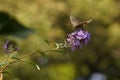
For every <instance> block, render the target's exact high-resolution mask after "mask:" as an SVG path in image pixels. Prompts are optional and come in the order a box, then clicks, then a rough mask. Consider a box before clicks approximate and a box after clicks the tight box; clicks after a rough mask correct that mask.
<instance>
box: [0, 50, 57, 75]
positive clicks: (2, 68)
mask: <svg viewBox="0 0 120 80" xmlns="http://www.w3.org/2000/svg"><path fill="white" fill-rule="evenodd" d="M56 49H57V48H53V49H49V50H45V51H40V52H49V51H54V50H56ZM35 53H37V50H36V51H33V52H32V53H29V54H26V55H23V56H22V57H20V58H19V59H16V60H14V61H12V62H10V63H9V64H7V65H5V66H3V67H1V69H0V73H2V72H3V71H4V70H6V69H7V68H8V67H9V66H11V65H12V64H14V63H16V62H17V61H19V60H21V59H23V58H25V57H28V56H31V55H33V54H35Z"/></svg>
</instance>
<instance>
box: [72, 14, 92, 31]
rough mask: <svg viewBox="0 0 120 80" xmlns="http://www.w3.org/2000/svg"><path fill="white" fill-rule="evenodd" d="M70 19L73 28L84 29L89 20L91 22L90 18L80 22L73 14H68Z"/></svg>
mask: <svg viewBox="0 0 120 80" xmlns="http://www.w3.org/2000/svg"><path fill="white" fill-rule="evenodd" d="M70 21H71V23H72V25H73V28H75V29H79V28H80V29H84V27H85V26H86V25H87V24H89V23H90V22H92V19H90V20H87V21H83V22H80V21H79V20H78V19H77V18H76V17H74V16H70Z"/></svg>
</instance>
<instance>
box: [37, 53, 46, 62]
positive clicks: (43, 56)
mask: <svg viewBox="0 0 120 80" xmlns="http://www.w3.org/2000/svg"><path fill="white" fill-rule="evenodd" d="M38 53H39V54H40V55H41V56H42V58H43V59H44V61H45V63H47V56H46V54H45V52H38Z"/></svg>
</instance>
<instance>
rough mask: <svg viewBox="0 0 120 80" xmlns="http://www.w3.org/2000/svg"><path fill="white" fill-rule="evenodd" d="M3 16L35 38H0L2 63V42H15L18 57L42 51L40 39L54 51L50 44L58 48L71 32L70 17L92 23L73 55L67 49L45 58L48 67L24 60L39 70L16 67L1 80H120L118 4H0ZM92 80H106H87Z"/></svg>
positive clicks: (22, 0) (62, 0)
mask: <svg viewBox="0 0 120 80" xmlns="http://www.w3.org/2000/svg"><path fill="white" fill-rule="evenodd" d="M3 11H4V12H6V13H9V14H10V15H12V16H13V17H14V18H15V19H16V20H17V21H18V22H20V24H22V25H24V26H25V27H27V28H30V29H32V30H34V32H33V33H31V34H30V35H29V36H28V37H27V38H21V37H16V36H14V34H11V35H9V34H7V35H4V33H3V34H0V41H1V42H0V45H1V46H0V61H2V60H3V59H4V55H5V54H4V51H3V49H2V45H3V43H4V41H5V40H11V41H14V42H15V43H16V44H17V45H18V46H19V47H20V51H19V54H20V55H24V54H27V53H30V52H32V51H33V50H35V49H36V48H37V47H38V46H39V47H40V48H41V49H42V50H45V49H47V46H46V45H45V42H44V41H43V38H46V39H48V40H49V41H50V43H51V45H52V47H53V45H54V42H61V38H63V39H65V38H66V36H67V34H68V33H70V32H72V25H71V23H70V20H69V16H70V15H74V16H76V17H77V18H79V19H80V21H85V20H88V19H93V22H92V23H90V24H89V25H88V27H86V30H88V31H89V32H90V33H91V40H90V42H89V44H88V45H87V46H84V47H83V48H81V49H79V50H76V51H75V52H71V51H70V50H69V49H65V50H64V51H65V52H64V53H57V52H51V53H47V58H48V62H44V60H43V59H42V58H41V57H40V56H37V55H34V56H32V57H30V58H27V60H32V61H34V62H36V63H37V64H39V66H40V68H41V70H39V71H38V70H37V69H36V68H35V67H33V66H31V65H29V64H26V63H21V62H18V63H16V64H13V65H12V66H11V67H9V69H7V70H8V71H10V72H11V73H12V74H13V75H12V76H10V75H7V74H6V75H4V80H120V0H0V12H3ZM1 24H2V23H1ZM1 24H0V25H1ZM0 27H1V26H0ZM16 27H17V26H16ZM0 29H1V28H0ZM6 29H7V27H6ZM0 31H1V30H0ZM11 33H12V32H11ZM21 34H22V35H23V33H22V31H21ZM24 34H25V33H24ZM93 74H100V75H102V77H103V76H104V77H106V78H107V79H99V77H97V79H90V78H91V76H92V75H93Z"/></svg>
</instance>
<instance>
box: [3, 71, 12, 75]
mask: <svg viewBox="0 0 120 80" xmlns="http://www.w3.org/2000/svg"><path fill="white" fill-rule="evenodd" d="M2 73H3V74H8V75H10V76H13V74H12V73H11V72H9V71H3V72H2Z"/></svg>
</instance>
